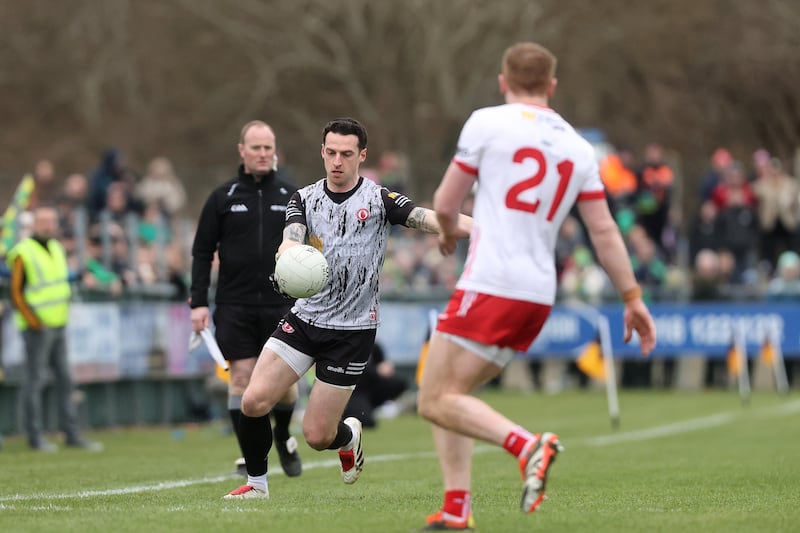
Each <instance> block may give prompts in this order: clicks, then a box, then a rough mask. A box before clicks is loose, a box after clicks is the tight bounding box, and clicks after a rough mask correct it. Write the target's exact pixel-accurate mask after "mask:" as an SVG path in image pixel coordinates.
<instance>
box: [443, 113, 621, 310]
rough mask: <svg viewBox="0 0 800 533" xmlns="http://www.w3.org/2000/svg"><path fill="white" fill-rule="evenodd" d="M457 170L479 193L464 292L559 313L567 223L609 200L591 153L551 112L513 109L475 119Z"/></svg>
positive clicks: (463, 135) (464, 133)
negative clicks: (473, 180) (590, 204)
mask: <svg viewBox="0 0 800 533" xmlns="http://www.w3.org/2000/svg"><path fill="white" fill-rule="evenodd" d="M453 162H454V163H455V164H457V165H458V166H459V167H460V168H461V169H462V170H463V171H465V172H467V173H469V174H472V175H475V176H477V177H478V182H477V183H478V187H479V188H480V194H477V195H476V198H475V207H474V211H473V219H474V224H473V231H472V236H471V241H470V251H469V257H468V259H467V263H466V266H465V268H464V273H463V274H462V276H461V279H460V280H459V282H458V285H457V288H458V289H463V290H465V291H476V292H480V293H484V294H490V295H494V296H501V297H505V298H511V299H515V300H524V301H529V302H535V303H540V304H545V305H552V304H553V302H554V299H555V293H556V272H555V260H554V256H553V250H554V248H555V243H556V239H557V238H558V231H559V228H560V226H561V223H562V222H563V221H564V218H565V217H566V216H567V214H569V212H570V209H571V208H572V205H573V204H574V203H575V202H576V201H581V200H589V199H591V200H595V199H598V198H603V197H604V195H605V192H604V189H603V183H602V181H601V180H600V174H599V171H598V166H597V161H596V159H595V155H594V151H593V148H592V146H591V145H590V144H589V143H588V142H587V141H586V140H585V139H584V138H582V137H581V136H580V135H579V134H578V133H577V132H576V131H575V130H574V128H573V127H572V126H570V125H569V124H568V123H567V121H565V120H564V119H563V118H561V116H560V115H559V114H558V113H556V112H555V111H553V110H552V109H550V108H547V107H540V106H536V105H530V104H522V103H511V104H504V105H499V106H494V107H487V108H483V109H478V110H476V111H475V112H473V113H472V115H471V116H470V118H469V119H468V120H467V122H466V124H465V125H464V128H463V130H462V131H461V136H460V137H459V140H458V150H457V152H456V155H455V157H454V158H453ZM508 228H514V231H513V233H509V232H508Z"/></svg>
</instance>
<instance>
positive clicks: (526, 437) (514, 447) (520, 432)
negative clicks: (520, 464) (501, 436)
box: [503, 426, 536, 459]
mask: <svg viewBox="0 0 800 533" xmlns="http://www.w3.org/2000/svg"><path fill="white" fill-rule="evenodd" d="M534 442H536V436H535V435H533V434H532V433H529V432H528V431H527V430H526V429H523V428H522V427H520V426H517V427H515V428H514V429H512V430H511V433H509V434H508V436H507V437H506V441H505V442H504V443H503V448H504V449H505V450H506V451H507V452H508V453H510V454H511V455H513V456H514V457H516V458H517V459H519V458H520V457H522V454H524V453H525V452H526V451H528V446H529V445H530V444H532V443H534Z"/></svg>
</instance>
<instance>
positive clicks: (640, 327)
mask: <svg viewBox="0 0 800 533" xmlns="http://www.w3.org/2000/svg"><path fill="white" fill-rule="evenodd" d="M622 320H623V322H624V323H625V337H624V338H623V340H624V341H625V342H628V341H630V340H631V337H632V336H633V332H634V331H636V333H637V334H638V335H639V349H640V351H641V352H642V355H649V354H650V352H652V351H653V348H655V347H656V325H655V323H654V322H653V317H652V316H650V311H648V310H647V306H646V305H644V302H643V301H642V299H641V298H637V299H635V300H631V301H630V302H627V303H626V304H625V311H623V313H622Z"/></svg>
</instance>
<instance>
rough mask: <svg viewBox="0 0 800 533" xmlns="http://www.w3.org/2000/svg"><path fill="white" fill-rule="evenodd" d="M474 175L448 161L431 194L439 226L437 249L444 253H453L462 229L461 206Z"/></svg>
mask: <svg viewBox="0 0 800 533" xmlns="http://www.w3.org/2000/svg"><path fill="white" fill-rule="evenodd" d="M475 178H476V176H475V175H474V174H471V173H469V172H467V171H465V170H464V169H462V168H461V167H460V166H458V165H457V164H456V163H455V162H452V161H451V162H450V165H449V166H448V167H447V170H446V171H445V173H444V177H443V178H442V182H441V183H440V184H439V187H438V188H437V189H436V192H435V193H434V194H433V209H434V211H435V212H436V219H437V222H438V226H439V228H440V229H439V231H438V233H439V249H440V250H441V252H442V253H443V254H445V255H449V254H451V253H453V252H454V251H455V249H456V239H458V237H459V230H462V229H463V226H462V219H461V217H463V216H464V215H461V214H460V212H461V206H462V204H463V203H464V199H465V198H466V197H467V194H469V191H470V189H472V186H473V185H474V184H475ZM469 230H470V231H471V230H472V218H470V220H469Z"/></svg>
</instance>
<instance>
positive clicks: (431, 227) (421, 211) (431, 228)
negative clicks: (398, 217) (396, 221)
mask: <svg viewBox="0 0 800 533" xmlns="http://www.w3.org/2000/svg"><path fill="white" fill-rule="evenodd" d="M455 220H456V225H455V229H454V230H453V232H452V235H453V237H454V238H456V239H465V238H467V237H469V234H470V232H471V231H472V217H469V216H467V215H462V214H461V213H457V214H456V217H455ZM405 225H406V226H407V227H409V228H415V229H418V230H420V231H424V232H425V233H441V232H442V231H441V225H440V224H439V220H438V219H437V216H436V213H435V212H434V211H433V210H431V209H427V208H425V207H415V208H414V209H412V210H411V213H409V214H408V219H407V220H406V224H405Z"/></svg>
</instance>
